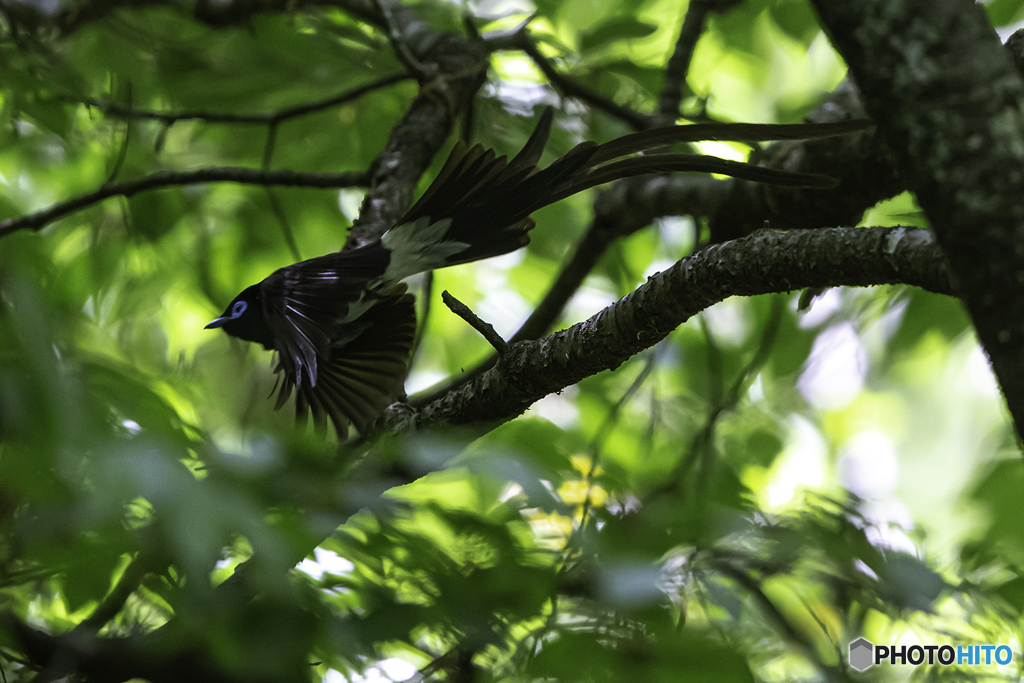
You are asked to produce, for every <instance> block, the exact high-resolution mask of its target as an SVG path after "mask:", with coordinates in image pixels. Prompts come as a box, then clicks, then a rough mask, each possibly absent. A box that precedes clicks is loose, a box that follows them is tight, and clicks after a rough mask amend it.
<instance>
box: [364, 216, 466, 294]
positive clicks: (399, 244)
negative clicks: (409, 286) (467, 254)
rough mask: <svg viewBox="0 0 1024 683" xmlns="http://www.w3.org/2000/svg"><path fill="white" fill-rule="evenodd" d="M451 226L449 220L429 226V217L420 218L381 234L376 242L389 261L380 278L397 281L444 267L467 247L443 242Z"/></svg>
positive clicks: (456, 243) (454, 242) (461, 244)
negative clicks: (388, 254)
mask: <svg viewBox="0 0 1024 683" xmlns="http://www.w3.org/2000/svg"><path fill="white" fill-rule="evenodd" d="M451 224H452V219H451V218H443V219H441V220H439V221H437V222H434V223H431V222H430V217H429V216H422V217H420V218H418V219H416V220H415V221H413V222H412V223H402V224H401V225H396V226H395V227H393V228H391V229H390V230H388V231H387V232H386V233H384V236H383V237H381V240H380V241H381V244H383V245H384V247H385V248H386V249H387V250H388V251H390V252H391V260H390V262H389V263H388V267H387V270H386V271H384V276H383V277H382V278H381V279H382V280H383V281H385V282H398V281H399V280H403V279H405V278H407V277H409V276H410V275H415V274H417V273H424V272H426V271H428V270H434V269H435V268H441V267H443V266H445V265H447V264H448V259H449V258H450V257H452V256H454V255H455V254H458V253H460V252H463V251H465V250H466V249H467V248H468V247H469V244H467V243H465V242H456V241H452V240H445V238H444V237H445V235H446V234H448V228H449V227H451Z"/></svg>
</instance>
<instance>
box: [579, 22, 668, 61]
mask: <svg viewBox="0 0 1024 683" xmlns="http://www.w3.org/2000/svg"><path fill="white" fill-rule="evenodd" d="M657 30H658V27H657V26H655V25H654V24H648V23H646V22H643V21H639V20H637V19H635V18H634V17H628V16H622V17H615V18H613V19H609V20H608V21H605V22H603V23H601V24H600V25H598V26H597V27H595V28H592V29H590V30H589V31H584V32H582V33H581V34H580V50H582V51H583V52H587V51H589V50H594V49H596V48H599V47H604V46H605V45H610V44H611V43H615V42H618V41H621V40H635V39H638V38H646V37H647V36H649V35H651V34H652V33H654V32H655V31H657Z"/></svg>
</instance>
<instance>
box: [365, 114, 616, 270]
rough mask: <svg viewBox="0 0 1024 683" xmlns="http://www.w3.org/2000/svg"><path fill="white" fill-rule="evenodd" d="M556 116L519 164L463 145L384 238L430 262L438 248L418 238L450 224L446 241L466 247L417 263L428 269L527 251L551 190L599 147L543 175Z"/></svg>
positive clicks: (543, 123)
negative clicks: (535, 216)
mask: <svg viewBox="0 0 1024 683" xmlns="http://www.w3.org/2000/svg"><path fill="white" fill-rule="evenodd" d="M552 115H553V114H552V110H551V109H550V108H548V109H546V110H545V111H544V113H543V114H542V115H541V118H540V121H539V122H538V124H537V127H536V129H535V130H534V132H533V134H532V135H531V136H530V139H529V140H528V141H527V143H526V145H525V146H524V147H523V149H522V151H521V152H519V154H517V155H516V156H515V157H514V158H513V159H512V160H511V161H508V160H507V159H506V157H503V156H502V157H496V156H495V154H494V150H491V149H484V147H483V146H482V145H475V146H473V147H470V148H467V147H466V145H465V144H463V143H461V142H459V143H457V144H456V145H455V148H454V149H453V150H452V152H451V154H450V155H449V156H448V161H447V162H446V163H445V165H444V167H443V168H442V169H441V172H440V173H439V174H438V176H437V178H435V179H434V182H432V183H431V184H430V187H428V188H427V191H426V192H424V193H423V196H422V197H420V199H419V201H417V202H416V204H415V205H413V207H412V208H411V209H409V211H408V212H406V214H405V216H403V217H402V219H401V220H400V221H399V222H398V224H397V225H396V226H395V227H394V228H392V229H391V231H390V233H391V234H390V235H386V236H385V237H384V242H385V244H386V245H393V246H395V247H396V248H398V249H399V250H401V251H403V252H404V251H409V252H413V251H415V252H417V253H427V254H428V256H429V254H430V253H431V252H430V249H431V248H432V247H433V244H428V245H422V246H421V245H419V244H418V243H417V235H423V234H424V233H425V226H427V225H436V224H438V223H441V224H442V225H444V226H445V230H444V234H443V235H441V236H440V239H441V240H443V242H444V243H446V244H454V245H458V250H457V251H455V252H454V253H452V250H441V249H437V250H436V251H434V252H433V253H434V254H436V256H437V258H435V259H433V261H436V262H433V261H431V259H430V258H429V257H428V258H423V257H420V258H419V259H418V261H412V262H413V263H415V265H416V266H417V267H419V268H420V269H423V270H428V269H430V268H440V267H442V266H451V265H455V264H458V263H468V262H469V261H476V260H478V259H484V258H488V257H491V256H497V255H499V254H506V253H508V252H510V251H514V250H515V249H518V248H519V247H521V246H523V245H524V244H526V243H527V242H528V241H529V238H528V236H527V232H528V231H529V230H530V229H531V228H532V227H533V221H532V220H531V219H530V217H529V216H530V214H531V213H532V212H533V211H534V210H536V209H538V208H540V207H541V206H544V205H545V204H547V203H550V202H546V201H544V200H545V198H546V196H547V194H548V188H549V187H554V186H557V185H559V184H561V183H563V182H565V181H566V180H567V179H568V178H569V177H571V176H572V174H573V173H574V172H575V171H576V170H577V169H578V168H580V167H581V166H583V165H584V164H585V163H586V161H587V159H588V158H589V155H590V153H591V150H592V149H593V148H596V145H595V144H594V143H584V144H582V145H579V146H577V147H576V148H575V149H573V150H572V151H570V152H569V153H568V154H566V155H565V156H564V157H562V158H561V159H558V160H557V161H555V162H553V163H552V164H551V165H550V166H548V167H547V168H545V169H541V170H538V169H537V162H538V161H539V160H540V157H541V154H542V153H543V151H544V146H545V145H546V144H547V140H548V134H549V133H550V131H551V120H552ZM405 233H408V234H405ZM437 241H438V240H437V239H435V240H434V243H436V242H437ZM399 245H400V246H399ZM403 255H404V254H403ZM421 263H422V264H425V265H421ZM406 270H409V271H410V272H411V271H412V268H404V269H403V268H396V274H397V275H401V276H405V275H407V274H410V273H406V272H405V271H406ZM416 272H418V271H416ZM396 279H397V278H396Z"/></svg>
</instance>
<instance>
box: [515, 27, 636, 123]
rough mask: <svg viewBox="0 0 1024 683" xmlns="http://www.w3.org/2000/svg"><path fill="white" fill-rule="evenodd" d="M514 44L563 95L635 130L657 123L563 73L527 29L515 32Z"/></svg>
mask: <svg viewBox="0 0 1024 683" xmlns="http://www.w3.org/2000/svg"><path fill="white" fill-rule="evenodd" d="M514 44H516V46H517V47H518V49H520V50H522V51H523V52H525V53H526V54H527V56H528V57H529V58H530V59H532V60H533V61H534V63H535V64H536V65H537V68H539V69H540V70H541V72H543V74H544V75H545V76H547V77H548V80H549V81H551V83H552V85H554V86H555V87H556V88H557V89H558V90H559V91H560V92H561V93H562V94H563V95H565V96H567V97H574V98H576V99H578V100H580V101H582V102H586V103H587V104H589V105H590V106H592V107H594V108H596V109H600V110H602V111H604V112H606V113H608V114H610V115H612V116H614V117H615V118H618V119H622V120H623V121H625V122H626V123H627V124H629V125H630V127H632V128H633V130H646V129H648V128H651V127H652V126H654V125H655V122H654V120H653V118H652V117H650V116H647V115H646V114H641V113H639V112H636V111H633V110H632V109H630V108H629V107H624V106H622V105H621V104H619V103H617V102H615V101H614V100H612V99H611V98H609V97H605V96H604V95H602V94H601V93H598V92H594V91H593V90H591V89H589V88H586V87H584V86H582V85H580V84H579V83H577V82H575V81H573V80H572V79H571V78H569V77H567V76H565V75H563V74H561V73H559V72H558V70H557V69H555V67H554V65H553V64H552V63H551V60H549V59H548V58H547V57H545V56H544V55H543V54H541V52H540V50H539V49H537V46H536V45H535V44H534V42H533V41H532V40H530V36H529V34H528V33H526V31H521V32H519V33H517V34H515V40H514Z"/></svg>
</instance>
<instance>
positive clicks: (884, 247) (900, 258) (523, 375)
mask: <svg viewBox="0 0 1024 683" xmlns="http://www.w3.org/2000/svg"><path fill="white" fill-rule="evenodd" d="M881 284H909V285H915V286H918V287H922V288H923V289H926V290H929V291H932V292H939V293H943V294H953V292H954V287H953V283H952V281H951V279H950V276H949V273H948V271H947V270H946V267H945V261H944V259H943V256H942V253H941V252H940V250H939V249H938V247H937V246H936V245H935V243H934V240H933V237H932V235H931V233H929V232H927V231H925V230H919V229H916V228H835V229H830V230H814V231H798V232H791V233H777V232H772V231H768V230H762V231H759V232H757V233H755V234H754V235H752V236H750V237H748V238H745V239H741V240H736V241H733V242H728V243H725V244H720V245H714V246H711V247H709V248H707V249H705V250H703V251H701V252H698V253H696V254H693V255H692V256H689V257H687V258H685V259H682V260H681V261H679V262H677V263H676V264H675V265H674V266H673V267H672V268H670V269H669V270H667V271H664V272H662V273H659V274H657V275H655V276H654V277H652V278H650V279H649V280H648V281H647V283H646V284H644V285H643V286H641V287H640V288H639V289H637V290H636V291H635V292H633V293H632V294H630V295H629V296H627V297H625V298H623V299H620V300H619V301H618V302H616V303H614V304H612V305H611V306H609V307H607V308H605V309H604V310H603V311H601V312H600V313H598V314H596V315H594V316H593V317H591V318H590V319H589V320H585V321H583V322H581V323H578V324H576V325H573V326H572V327H570V328H569V329H567V330H563V331H561V332H557V333H555V334H553V335H550V336H548V337H545V338H544V339H540V340H538V341H535V342H522V343H519V344H515V345H513V346H512V347H511V348H510V349H509V352H508V353H507V354H505V355H504V356H502V357H501V359H500V360H499V361H498V363H497V365H496V366H495V367H493V368H491V369H490V370H488V371H487V372H485V373H484V374H483V375H481V376H480V377H478V378H476V379H474V380H473V381H472V382H470V383H469V384H467V385H465V386H463V387H462V388H460V389H458V390H457V391H454V392H452V393H450V394H449V395H447V396H445V397H444V398H442V399H440V400H438V401H435V402H433V403H431V404H430V405H428V406H426V407H425V408H423V409H422V410H421V411H419V414H418V415H417V416H415V420H413V419H410V418H411V417H412V416H411V415H410V411H408V410H404V411H403V410H394V409H389V412H388V414H387V415H386V416H385V426H386V427H387V428H389V429H395V430H403V429H408V428H411V427H413V426H414V425H415V426H418V427H425V426H431V425H436V424H439V423H443V424H469V423H492V422H503V421H506V420H510V419H512V418H514V417H516V416H518V415H520V414H521V413H523V411H525V410H526V409H527V408H529V407H530V406H531V405H532V404H533V403H535V402H536V401H538V400H540V399H541V398H543V397H544V396H547V395H548V394H551V393H554V392H557V391H561V390H562V389H564V388H566V387H568V386H571V385H573V384H575V383H577V382H579V381H580V380H582V379H584V378H586V377H589V376H591V375H595V374H597V373H599V372H602V371H604V370H611V369H615V368H617V367H618V366H619V365H621V364H622V363H623V362H625V361H626V360H627V359H628V358H629V357H630V356H632V355H634V354H636V353H638V352H640V351H642V350H644V349H646V348H649V347H651V346H653V345H654V344H656V343H658V342H659V341H661V340H662V339H664V338H665V337H666V336H667V335H668V334H669V333H670V332H671V331H672V330H674V329H675V328H676V327H678V326H679V325H681V324H682V323H683V322H685V321H686V320H687V319H688V318H689V317H691V316H693V315H694V314H696V313H698V312H700V311H702V310H704V309H705V308H707V307H709V306H711V305H713V304H716V303H718V302H719V301H722V300H723V299H726V298H728V297H730V296H753V295H756V294H767V293H770V292H786V291H790V290H794V289H802V288H804V287H825V286H860V287H863V286H870V285H881ZM403 413H404V415H403Z"/></svg>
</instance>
